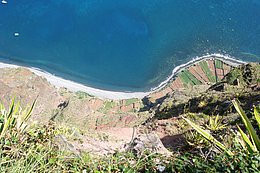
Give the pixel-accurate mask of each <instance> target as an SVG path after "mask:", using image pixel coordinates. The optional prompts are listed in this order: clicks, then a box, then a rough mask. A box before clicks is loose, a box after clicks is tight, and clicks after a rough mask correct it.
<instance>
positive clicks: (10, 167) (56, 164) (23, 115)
mask: <svg viewBox="0 0 260 173" xmlns="http://www.w3.org/2000/svg"><path fill="white" fill-rule="evenodd" d="M34 104H35V103H33V106H31V107H28V109H25V111H23V110H22V109H21V108H20V106H19V104H17V103H15V102H14V101H13V102H12V103H11V105H10V107H9V108H8V109H7V110H6V109H5V108H4V106H3V105H1V106H0V123H1V126H0V127H1V128H0V129H1V131H0V132H1V138H0V141H1V143H0V147H1V148H0V172H12V173H13V172H26V173H28V172H95V173H98V172H129V173H132V172H237V171H238V172H257V171H259V170H260V168H259V165H260V155H259V152H246V151H245V150H244V149H243V146H242V145H240V143H239V142H236V141H235V140H233V142H234V145H232V148H229V151H232V154H230V153H229V152H220V153H219V152H213V154H211V155H210V156H209V157H205V156H203V155H201V154H194V153H187V152H186V153H175V154H174V156H172V157H165V156H162V155H160V154H157V153H151V152H148V151H144V152H142V153H138V154H136V153H131V152H127V153H115V154H113V155H111V156H107V157H102V158H101V157H93V156H90V155H89V154H86V153H82V154H81V155H80V156H78V155H74V154H73V153H69V152H66V151H61V150H60V149H59V147H58V146H57V145H56V144H55V138H56V135H57V134H59V133H61V130H59V128H58V126H56V125H55V124H53V123H49V124H48V125H37V126H31V127H29V126H28V125H27V120H28V119H29V117H30V115H31V112H32V110H33V107H34ZM256 118H257V117H256ZM21 121H22V122H21ZM18 122H20V123H18ZM217 122H218V121H216V123H213V120H211V126H212V127H214V129H216V127H223V126H221V125H220V124H218V123H217ZM21 124H22V125H21ZM214 124H215V125H216V124H217V126H215V125H214ZM21 127H22V128H21ZM24 127H26V128H24ZM250 139H251V137H250ZM205 149H207V148H205ZM224 151H225V150H224Z"/></svg>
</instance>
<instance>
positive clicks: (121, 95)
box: [0, 62, 150, 99]
mask: <svg viewBox="0 0 260 173" xmlns="http://www.w3.org/2000/svg"><path fill="white" fill-rule="evenodd" d="M18 67H22V66H18V65H13V64H6V63H1V62H0V68H18ZM25 68H28V67H25ZM28 69H29V70H30V71H32V72H33V73H35V74H37V75H39V76H43V77H45V78H46V79H47V80H48V81H49V82H50V83H51V84H53V85H54V86H56V87H57V88H60V87H65V88H67V89H68V90H70V91H83V92H86V93H88V94H90V95H94V96H96V97H98V98H102V99H130V98H143V97H144V96H146V95H148V94H150V92H129V93H128V92H114V91H106V90H101V89H96V88H91V87H88V86H85V85H82V84H79V83H76V82H73V81H70V80H66V79H63V78H61V77H57V76H55V75H52V74H50V73H48V72H45V71H42V70H40V69H37V68H33V67H31V68H28Z"/></svg>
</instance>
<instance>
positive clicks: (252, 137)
mask: <svg viewBox="0 0 260 173" xmlns="http://www.w3.org/2000/svg"><path fill="white" fill-rule="evenodd" d="M232 103H233V105H234V107H235V108H236V110H237V112H238V114H239V115H240V116H241V118H242V120H243V122H244V124H245V127H246V129H247V131H248V133H249V136H248V135H247V134H246V133H244V131H243V130H242V129H241V128H240V127H239V126H237V127H238V130H239V133H240V135H241V137H242V140H240V139H239V142H240V144H241V145H242V146H243V147H244V149H246V150H247V151H248V152H250V153H253V152H260V139H259V136H258V135H257V132H256V131H255V129H254V127H253V125H252V124H251V122H250V121H249V119H248V117H247V116H246V113H245V112H244V110H243V109H242V107H241V106H240V104H239V102H238V100H237V99H234V100H232ZM254 116H255V119H256V121H257V124H258V127H259V129H260V116H259V112H258V111H257V109H256V107H254Z"/></svg>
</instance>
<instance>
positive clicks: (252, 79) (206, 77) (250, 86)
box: [0, 59, 260, 154]
mask: <svg viewBox="0 0 260 173" xmlns="http://www.w3.org/2000/svg"><path fill="white" fill-rule="evenodd" d="M235 66H237V64H236V65H234V66H233V65H231V64H227V63H225V62H223V61H221V60H219V59H206V60H202V61H200V62H198V63H194V64H191V65H190V66H187V67H185V68H183V69H182V70H181V71H179V73H178V74H177V75H176V76H174V78H172V80H170V81H169V82H168V84H167V85H165V86H164V87H163V88H161V89H160V90H157V91H154V92H152V93H151V94H150V95H148V96H146V97H144V98H142V99H138V98H132V99H123V100H111V99H99V98H97V97H94V96H91V95H89V94H87V93H84V92H80V91H78V92H72V91H69V90H68V89H66V88H57V87H55V86H53V85H52V84H50V83H49V82H48V80H46V79H45V78H44V77H40V76H37V75H36V74H34V73H33V72H31V71H30V70H28V69H26V68H21V67H20V68H3V69H0V96H1V102H2V103H4V104H5V105H8V103H9V102H10V101H11V100H12V99H13V98H14V97H15V98H16V100H21V104H22V106H26V105H28V104H31V103H32V102H33V101H34V100H35V99H36V100H37V104H36V107H35V109H34V112H33V116H32V118H31V121H32V122H34V123H43V124H44V123H48V122H49V121H54V122H56V123H57V124H59V125H62V126H67V127H71V128H77V129H80V131H81V132H80V134H78V138H80V142H75V141H70V142H71V144H72V146H73V147H74V149H73V150H75V151H76V150H77V151H81V150H83V151H84V150H88V151H89V150H91V151H92V152H94V153H95V152H96V153H98V154H105V153H107V152H108V151H109V152H112V151H113V150H117V149H118V148H122V146H124V144H126V143H128V142H129V141H131V140H132V139H133V138H138V139H139V140H141V141H143V145H144V146H145V147H149V145H150V144H149V145H148V143H156V145H159V146H160V148H161V150H160V151H161V152H162V153H168V151H167V150H166V149H165V148H164V147H166V148H167V147H173V148H174V146H175V148H176V146H179V145H180V144H181V143H182V142H183V141H182V142H181V139H183V138H182V137H181V134H182V132H183V131H185V130H183V129H182V128H180V127H179V125H178V123H176V122H178V119H179V116H180V115H182V114H185V113H186V112H190V113H197V114H201V113H203V114H207V115H210V114H213V113H216V112H218V114H221V115H225V114H227V112H230V111H231V112H232V110H230V100H231V99H233V98H235V97H238V98H239V99H240V100H241V102H242V103H243V106H245V107H247V108H250V107H252V105H253V104H257V103H259V100H260V76H259V75H260V65H259V64H258V63H250V64H246V65H241V66H239V67H235ZM247 100H250V102H247ZM147 135H148V136H150V137H151V138H153V141H152V142H151V141H150V140H148V139H147V138H146V136H147ZM96 139H98V140H99V141H98V142H97V140H96ZM176 141H177V142H176ZM67 142H69V141H67ZM97 146H99V147H97ZM123 148H124V147H123ZM162 148H163V149H162ZM124 149H125V148H124Z"/></svg>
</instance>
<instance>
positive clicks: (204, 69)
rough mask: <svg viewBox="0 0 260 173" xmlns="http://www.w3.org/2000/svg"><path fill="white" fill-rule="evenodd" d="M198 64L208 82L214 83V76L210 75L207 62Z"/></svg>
mask: <svg viewBox="0 0 260 173" xmlns="http://www.w3.org/2000/svg"><path fill="white" fill-rule="evenodd" d="M199 64H200V66H201V68H202V70H203V71H204V73H205V74H206V75H207V77H208V79H209V81H210V82H216V76H215V75H213V74H212V73H211V71H210V69H209V66H208V64H207V62H206V61H201V62H200V63H199Z"/></svg>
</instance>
